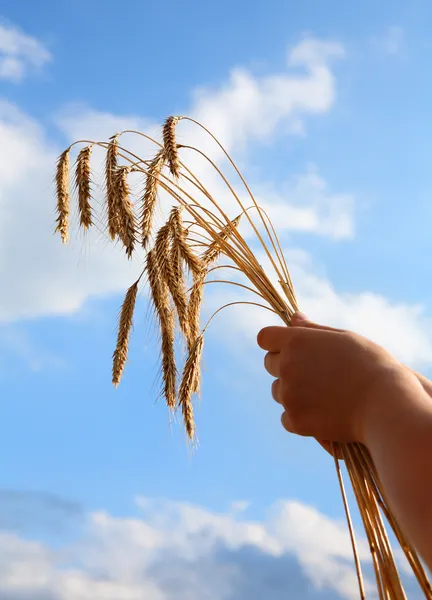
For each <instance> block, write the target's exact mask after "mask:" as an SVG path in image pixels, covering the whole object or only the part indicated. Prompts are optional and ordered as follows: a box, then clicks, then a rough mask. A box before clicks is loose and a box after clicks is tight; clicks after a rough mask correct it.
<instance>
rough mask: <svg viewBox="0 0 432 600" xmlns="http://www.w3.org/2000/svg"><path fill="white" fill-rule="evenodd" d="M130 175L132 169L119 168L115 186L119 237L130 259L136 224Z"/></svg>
mask: <svg viewBox="0 0 432 600" xmlns="http://www.w3.org/2000/svg"><path fill="white" fill-rule="evenodd" d="M129 173H130V167H125V166H121V167H117V170H116V172H115V177H114V181H115V183H114V185H115V188H116V206H117V223H118V236H119V238H120V239H121V241H122V242H123V245H124V247H125V250H126V254H127V256H128V258H131V256H132V254H133V251H134V247H135V236H136V223H135V215H134V211H133V204H132V202H131V199H130V189H129V184H128V180H127V178H128V175H129Z"/></svg>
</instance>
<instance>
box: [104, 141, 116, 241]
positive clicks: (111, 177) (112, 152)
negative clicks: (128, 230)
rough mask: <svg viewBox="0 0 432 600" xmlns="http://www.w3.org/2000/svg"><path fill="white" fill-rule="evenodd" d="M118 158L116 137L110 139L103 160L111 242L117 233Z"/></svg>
mask: <svg viewBox="0 0 432 600" xmlns="http://www.w3.org/2000/svg"><path fill="white" fill-rule="evenodd" d="M117 158H118V141H117V137H116V136H114V137H113V138H111V140H110V143H109V144H108V148H107V151H106V159H105V185H106V200H107V213H108V232H109V235H110V237H111V239H112V240H115V238H116V236H117V235H118V233H119V222H118V206H117V189H116V177H115V174H116V172H117Z"/></svg>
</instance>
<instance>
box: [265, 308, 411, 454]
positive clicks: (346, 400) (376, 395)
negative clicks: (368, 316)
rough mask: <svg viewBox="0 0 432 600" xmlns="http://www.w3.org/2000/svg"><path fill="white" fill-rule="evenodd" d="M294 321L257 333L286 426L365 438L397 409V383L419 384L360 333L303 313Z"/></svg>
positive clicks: (342, 438)
mask: <svg viewBox="0 0 432 600" xmlns="http://www.w3.org/2000/svg"><path fill="white" fill-rule="evenodd" d="M293 325H294V327H291V328H288V327H266V328H265V329H263V330H261V331H260V333H259V334H258V344H259V346H260V347H261V348H263V349H264V350H267V351H268V353H267V354H266V356H265V367H266V369H267V371H268V372H269V373H270V375H273V377H276V380H275V381H274V382H273V385H272V395H273V397H274V399H275V400H276V401H277V402H279V403H280V404H281V405H282V406H283V407H284V409H285V412H284V413H283V415H282V424H283V426H284V427H285V429H287V430H288V431H290V432H293V433H297V434H299V435H306V436H313V437H315V438H317V439H319V440H330V441H338V442H352V441H358V442H364V441H365V435H366V429H367V427H368V423H369V422H370V420H371V419H372V420H374V421H376V420H377V419H380V418H383V417H384V418H385V415H386V414H388V411H392V409H393V406H392V399H393V397H394V395H393V394H392V389H393V388H394V386H400V385H401V384H402V385H405V383H408V384H409V383H410V382H411V379H413V380H414V381H415V382H416V381H417V380H416V378H415V376H414V375H413V374H412V373H411V372H410V371H409V370H408V369H407V368H406V367H404V366H402V365H401V364H400V363H399V362H397V361H396V359H394V358H393V357H392V356H391V355H390V354H389V353H388V352H386V351H385V350H384V349H383V348H381V347H380V346H378V345H377V344H374V343H373V342H371V341H369V340H367V339H366V338H363V337H361V336H359V335H357V334H354V333H350V332H347V331H343V330H338V329H332V328H329V327H321V326H319V325H316V324H314V323H311V322H309V321H307V320H306V319H305V318H304V317H303V316H302V315H299V314H297V315H295V316H294V317H293ZM407 380H408V381H407ZM417 385H418V383H417ZM375 425H376V423H375ZM323 445H324V446H325V447H326V448H327V449H328V444H326V443H325V442H324V444H323Z"/></svg>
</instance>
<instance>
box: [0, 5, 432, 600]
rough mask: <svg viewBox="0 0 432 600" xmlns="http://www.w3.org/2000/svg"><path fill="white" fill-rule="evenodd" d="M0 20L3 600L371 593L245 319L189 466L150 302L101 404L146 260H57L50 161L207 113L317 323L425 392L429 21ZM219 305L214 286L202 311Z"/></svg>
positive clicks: (12, 14)
mask: <svg viewBox="0 0 432 600" xmlns="http://www.w3.org/2000/svg"><path fill="white" fill-rule="evenodd" d="M1 10H2V14H1V19H0V135H1V139H2V140H3V143H2V146H1V148H0V228H1V232H0V276H1V281H2V282H3V286H2V294H1V295H2V298H0V386H1V391H2V392H1V397H2V403H1V405H0V406H1V413H0V423H1V436H0V440H1V441H0V457H1V458H0V537H1V538H2V542H1V543H2V545H4V546H5V547H6V546H7V547H10V548H13V551H12V550H11V552H10V556H9V554H8V555H7V556H6V557H5V558H4V560H3V559H0V564H1V562H2V561H3V564H1V568H2V569H4V572H5V573H7V576H5V578H4V582H3V581H0V599H1V598H3V597H4V598H7V599H8V600H11V599H14V600H15V599H16V600H21V599H23V598H26V597H28V595H30V597H32V598H39V597H40V598H41V599H44V600H45V599H46V598H50V599H51V598H54V599H55V600H72V599H83V600H85V599H87V598H92V599H93V598H94V599H96V600H107V599H111V598H112V599H114V598H115V599H116V600H119V599H122V598H124V599H125V600H126V599H134V598H141V597H146V598H149V600H171V598H174V597H175V598H179V597H180V598H184V599H185V600H189V599H194V598H197V597H198V595H199V594H200V597H203V598H204V597H205V598H208V599H209V600H213V599H214V600H222V599H223V600H225V599H230V600H231V599H236V600H237V599H238V600H243V599H244V598H246V597H247V598H248V599H249V598H251V593H252V592H251V590H250V589H248V587H247V585H246V578H247V577H251V573H253V579H252V583H253V586H254V592H255V593H256V594H257V598H258V597H260V598H262V597H266V598H274V599H275V600H279V598H282V597H286V594H287V590H288V589H289V586H290V585H293V582H294V581H295V582H296V583H295V585H296V586H297V588H296V589H298V591H297V592H296V594H297V596H296V597H297V598H299V599H300V600H301V599H303V598H314V599H315V598H317V599H318V598H323V599H326V598H330V597H331V598H335V597H340V598H356V597H357V596H356V588H355V580H354V579H353V572H352V567H351V564H350V563H349V559H350V549H349V544H348V541H347V539H348V538H347V536H346V530H345V527H344V523H343V509H342V505H341V501H340V497H339V492H338V488H337V482H336V479H335V475H334V472H333V465H332V461H331V459H330V458H329V457H328V456H327V455H326V454H325V453H324V452H323V451H322V450H321V448H320V447H318V445H317V444H315V443H314V442H313V441H311V440H304V439H297V438H294V437H291V436H288V435H287V434H286V433H285V432H284V431H282V428H281V427H280V425H279V412H280V411H279V409H278V407H277V406H275V405H274V403H273V402H272V401H271V399H270V381H269V379H268V377H267V376H266V374H265V373H264V370H263V368H262V353H261V352H260V351H259V349H258V348H257V347H256V344H255V336H256V333H257V332H258V330H259V328H260V327H261V326H262V325H265V324H266V322H267V315H266V314H261V313H259V314H257V313H256V312H250V311H248V310H244V311H243V310H240V312H239V311H236V310H235V309H231V310H230V312H228V311H227V312H226V313H225V314H224V315H223V316H221V318H220V319H219V320H218V321H217V322H215V325H214V326H213V327H212V328H210V330H209V334H208V336H207V340H206V348H205V372H204V384H203V393H202V400H201V402H200V404H199V407H198V409H197V413H198V415H197V421H198V435H199V439H200V446H199V448H198V449H197V450H196V451H195V452H193V453H191V452H190V449H189V448H188V446H187V444H186V443H185V438H184V434H183V431H182V429H181V427H180V426H179V425H176V424H174V425H173V426H171V427H170V425H169V419H168V415H167V412H166V410H165V408H164V406H163V403H162V402H156V400H157V391H158V386H157V377H156V376H157V362H158V345H157V337H156V335H155V334H154V330H153V328H152V325H151V323H149V319H148V306H147V302H146V298H145V293H144V294H143V295H142V297H141V298H140V301H139V305H138V310H137V316H136V320H135V328H134V335H133V338H132V343H131V351H130V361H129V364H128V366H127V369H126V373H125V377H124V379H123V382H122V384H121V385H120V387H119V388H118V389H117V390H114V389H113V388H112V386H111V383H110V369H111V354H112V350H113V346H114V343H115V325H116V317H117V312H118V308H119V305H120V304H121V302H122V296H123V294H124V291H125V289H126V288H127V287H128V286H129V285H130V284H131V283H132V282H133V281H134V279H133V276H134V273H135V272H136V271H137V269H138V268H139V264H137V263H136V262H135V263H132V264H129V265H128V264H126V261H125V259H124V257H123V255H122V253H121V252H120V251H119V249H118V248H114V247H111V246H110V245H109V244H108V243H107V242H106V241H105V240H104V239H103V238H101V237H100V236H98V235H96V234H91V235H90V237H88V238H86V239H84V238H83V237H82V235H81V234H78V233H77V232H73V235H72V240H71V243H70V244H69V246H68V247H62V246H61V245H60V241H59V240H58V239H56V238H54V237H53V236H52V228H53V226H52V223H53V218H54V197H53V189H52V177H53V169H54V165H55V160H56V157H57V156H58V154H59V153H60V151H61V150H62V149H63V148H64V147H65V146H66V145H68V144H69V143H70V142H72V141H74V140H75V139H76V138H78V137H97V138H98V139H106V138H107V137H108V136H110V135H112V134H113V133H115V132H116V131H118V130H119V129H123V128H129V127H136V128H139V129H144V130H147V129H149V130H153V128H154V127H155V126H157V125H158V124H160V123H161V122H162V120H163V119H164V118H165V117H166V116H167V115H169V114H191V115H192V116H198V117H199V118H200V119H201V120H202V121H203V122H204V124H206V125H208V126H209V127H210V128H211V129H212V130H214V131H215V133H216V134H218V135H220V136H221V139H222V141H224V142H225V143H226V144H227V146H228V147H229V149H230V151H231V153H232V155H233V156H234V157H235V159H236V160H237V162H238V164H239V165H240V166H241V169H242V171H243V172H244V174H245V175H246V178H247V179H248V181H249V183H250V184H251V187H252V188H253V190H254V191H255V192H256V194H257V196H258V197H259V199H260V201H262V203H263V204H264V205H265V206H266V208H267V209H268V210H269V213H270V214H271V215H273V218H274V222H275V225H276V227H277V229H278V231H280V234H281V239H282V242H283V246H284V248H285V249H286V256H287V260H288V264H289V266H290V268H291V269H292V274H293V279H294V284H295V286H296V289H297V291H298V294H299V298H300V302H301V306H302V307H303V309H304V310H305V311H306V312H308V313H309V314H310V315H311V317H312V318H315V319H317V320H321V321H323V322H327V323H333V324H335V325H339V326H342V327H346V328H350V329H354V330H356V331H359V332H361V333H364V334H365V335H368V336H370V337H372V338H374V339H376V340H377V341H378V342H380V343H382V344H383V345H385V346H386V347H387V348H388V349H390V350H391V351H393V352H394V353H396V354H397V355H398V357H399V358H400V359H401V360H403V361H404V362H407V363H408V364H410V365H412V366H415V367H416V368H418V369H419V370H422V371H423V372H424V373H426V374H428V373H429V372H430V370H431V365H432V324H431V310H430V308H429V307H430V299H431V286H430V284H429V279H430V261H429V260H428V258H427V257H428V256H429V254H430V249H431V242H430V223H431V222H432V209H431V208H430V206H431V204H430V194H431V187H432V180H431V177H432V176H431V170H430V168H429V161H430V156H431V155H432V147H431V146H432V143H431V141H430V135H429V129H428V122H429V118H428V117H429V111H430V105H431V94H432V82H431V77H432V75H431V74H430V69H429V65H430V62H431V58H432V56H431V55H432V43H431V41H430V36H429V31H428V24H429V22H430V18H431V16H432V15H431V13H432V7H431V6H430V5H429V4H428V3H426V1H417V2H414V3H412V5H411V6H408V5H407V4H406V3H402V2H380V3H379V4H378V5H377V4H376V3H372V2H364V3H362V4H361V5H360V4H358V5H356V6H350V7H349V8H348V6H347V4H346V3H344V2H341V1H334V2H327V3H316V2H311V1H305V2H302V3H301V5H300V6H299V5H298V3H293V2H276V1H270V2H267V3H265V4H264V3H261V4H260V5H259V6H258V7H254V8H251V6H250V5H249V4H248V3H246V2H243V1H239V2H237V3H233V2H226V1H225V0H223V1H221V2H218V3H217V4H211V3H210V4H209V3H198V2H190V1H188V2H183V3H181V5H180V4H178V3H174V2H165V3H163V4H160V3H159V4H156V5H155V6H152V7H149V6H147V5H146V4H144V3H142V2H138V1H131V2H129V3H128V4H127V7H125V10H122V7H121V5H119V4H118V3H115V2H112V1H111V0H109V1H108V0H105V1H104V2H102V1H100V0H93V1H91V2H86V3H84V2H82V1H81V0H77V1H76V2H74V3H70V2H62V3H59V2H56V3H55V2H51V1H50V0H48V1H46V2H44V3H43V11H42V10H41V9H40V6H39V5H38V6H36V5H35V4H34V3H31V2H28V1H27V2H26V1H23V2H19V3H17V2H12V1H8V0H6V1H4V2H3V3H2V8H1ZM276 89H278V90H279V93H278V94H276V93H275V90H276ZM187 134H188V130H187V129H184V130H183V133H182V130H181V129H180V127H179V135H184V136H186V135H187ZM191 135H192V134H191ZM193 135H194V134H193ZM143 151H144V152H147V151H148V149H144V150H143ZM97 161H98V159H97V158H96V161H95V171H96V173H97V172H98V169H99V172H100V170H101V162H100V160H99V163H98V162H97ZM204 175H205V173H204ZM233 216H234V215H233ZM222 298H231V296H230V295H229V293H228V292H227V291H226V290H225V291H224V290H223V289H222V288H220V289H219V290H218V291H216V290H215V291H213V290H212V291H209V293H208V297H207V310H211V308H212V307H214V306H217V305H218V303H220V302H221V299H222ZM311 531H312V532H313V535H311ZM359 536H360V538H361V529H360V528H359ZM361 544H362V541H361ZM362 548H363V549H362V552H363V555H364V558H365V564H366V569H368V568H369V566H368V553H367V548H366V546H364V547H363V546H362ZM123 556H127V557H128V560H129V562H128V561H125V564H123V562H122V560H123V559H122V557H123ZM185 557H186V558H185ZM185 561H186V562H187V564H185ZM23 565H26V568H25V569H23ZM170 565H171V566H170ZM41 573H43V577H41V576H38V575H37V574H39V575H40V574H41ZM200 573H201V574H202V575H199V574H200ZM269 582H270V584H269ZM410 585H411V584H410ZM2 586H3V587H2ZM179 589H180V590H182V592H181V593H182V594H183V595H181V596H179V595H178V594H179V593H180V592H179ZM270 593H271V594H273V595H272V596H270V595H269V594H270ZM26 594H27V596H26ZM38 594H39V595H38ZM197 594H198V595H197ZM371 597H373V596H371ZM410 597H411V596H410ZM413 597H414V596H413Z"/></svg>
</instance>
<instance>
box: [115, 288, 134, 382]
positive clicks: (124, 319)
mask: <svg viewBox="0 0 432 600" xmlns="http://www.w3.org/2000/svg"><path fill="white" fill-rule="evenodd" d="M138 284H139V281H135V283H134V284H133V285H131V287H130V288H129V289H128V291H127V292H126V297H125V299H124V302H123V304H122V307H121V310H120V317H119V324H118V334H117V345H116V348H115V350H114V354H113V368H112V382H113V384H114V385H115V386H116V387H117V386H118V384H119V383H120V380H121V377H122V374H123V370H124V367H125V364H126V360H127V356H128V350H129V337H130V332H131V329H132V323H133V315H134V311H135V304H136V299H137V293H138Z"/></svg>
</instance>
